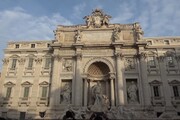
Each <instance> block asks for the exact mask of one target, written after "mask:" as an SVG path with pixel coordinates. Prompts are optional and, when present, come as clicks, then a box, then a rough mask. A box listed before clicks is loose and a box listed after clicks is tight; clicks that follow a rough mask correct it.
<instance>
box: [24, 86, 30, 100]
mask: <svg viewBox="0 0 180 120" xmlns="http://www.w3.org/2000/svg"><path fill="white" fill-rule="evenodd" d="M23 97H24V98H28V97H29V87H24V95H23Z"/></svg>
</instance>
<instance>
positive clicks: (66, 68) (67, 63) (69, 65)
mask: <svg viewBox="0 0 180 120" xmlns="http://www.w3.org/2000/svg"><path fill="white" fill-rule="evenodd" d="M72 65H73V63H72V60H70V59H65V60H64V61H63V71H64V72H71V71H72Z"/></svg>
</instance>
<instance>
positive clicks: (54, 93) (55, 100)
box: [50, 49, 62, 107]
mask: <svg viewBox="0 0 180 120" xmlns="http://www.w3.org/2000/svg"><path fill="white" fill-rule="evenodd" d="M61 59H62V58H61V57H60V56H59V55H58V50H57V49H55V50H54V65H53V73H52V81H51V91H50V106H54V107H55V106H56V105H57V104H59V102H60V101H59V97H60V94H59V93H60V91H59V86H60V84H61V83H60V80H59V79H60V74H59V71H60V65H61V63H60V62H61Z"/></svg>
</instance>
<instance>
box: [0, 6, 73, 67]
mask: <svg viewBox="0 0 180 120" xmlns="http://www.w3.org/2000/svg"><path fill="white" fill-rule="evenodd" d="M59 24H61V25H71V24H72V23H71V22H70V21H69V20H67V19H66V18H64V17H63V16H61V15H60V14H58V13H55V14H53V15H51V16H33V15H31V14H29V13H27V12H26V11H25V10H24V9H22V8H20V7H16V8H14V9H11V10H5V11H0V44H1V46H0V59H2V55H3V54H4V53H2V52H3V49H4V48H5V47H6V44H7V42H8V41H18V40H20V41H27V40H52V39H54V34H53V30H55V29H56V27H57V25H59ZM0 68H1V65H0Z"/></svg>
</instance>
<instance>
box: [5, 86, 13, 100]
mask: <svg viewBox="0 0 180 120" xmlns="http://www.w3.org/2000/svg"><path fill="white" fill-rule="evenodd" d="M11 91H12V87H7V91H6V98H10V97H11Z"/></svg>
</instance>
